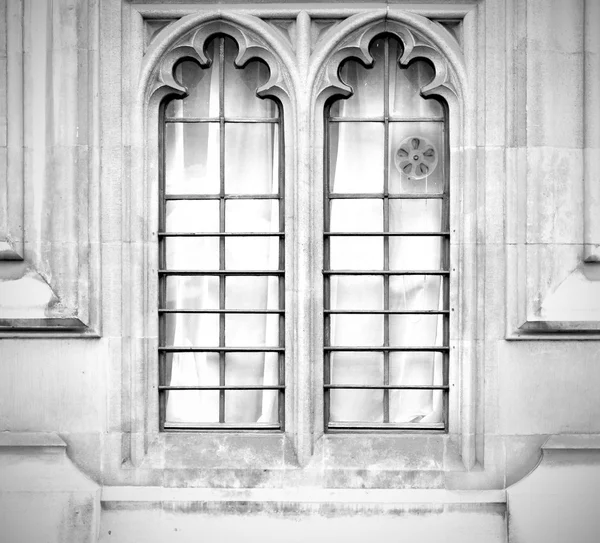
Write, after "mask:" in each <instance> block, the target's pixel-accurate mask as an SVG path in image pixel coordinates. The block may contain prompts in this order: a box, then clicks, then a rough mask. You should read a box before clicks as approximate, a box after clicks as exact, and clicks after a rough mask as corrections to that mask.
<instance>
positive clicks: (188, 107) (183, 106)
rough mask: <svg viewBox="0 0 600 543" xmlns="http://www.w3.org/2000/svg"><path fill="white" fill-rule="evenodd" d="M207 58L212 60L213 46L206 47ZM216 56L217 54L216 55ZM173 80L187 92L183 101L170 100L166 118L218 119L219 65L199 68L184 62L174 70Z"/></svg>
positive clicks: (193, 63)
mask: <svg viewBox="0 0 600 543" xmlns="http://www.w3.org/2000/svg"><path fill="white" fill-rule="evenodd" d="M207 52H208V55H209V57H213V58H214V45H209V46H208V50H207ZM217 56H218V53H217ZM175 79H176V80H177V81H178V82H179V83H180V84H181V85H183V86H184V87H185V88H186V89H187V92H188V96H186V97H185V98H184V99H181V100H179V99H175V100H171V101H170V102H169V104H168V105H167V110H166V115H167V117H185V118H191V117H195V118H198V117H202V118H207V117H213V118H215V117H218V116H219V63H218V62H213V63H212V64H211V65H210V66H209V67H208V68H201V67H200V66H199V65H198V64H197V63H196V62H193V61H190V60H185V61H183V62H181V63H179V64H178V65H177V67H176V68H175Z"/></svg>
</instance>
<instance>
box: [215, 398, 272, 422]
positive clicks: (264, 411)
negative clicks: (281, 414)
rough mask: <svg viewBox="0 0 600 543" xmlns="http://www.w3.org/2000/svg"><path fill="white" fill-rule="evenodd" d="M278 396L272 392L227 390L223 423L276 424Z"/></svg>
mask: <svg viewBox="0 0 600 543" xmlns="http://www.w3.org/2000/svg"><path fill="white" fill-rule="evenodd" d="M277 402H278V394H277V391H274V390H228V391H227V392H225V422H237V423H256V422H261V423H268V424H276V423H277V405H278V404H277Z"/></svg>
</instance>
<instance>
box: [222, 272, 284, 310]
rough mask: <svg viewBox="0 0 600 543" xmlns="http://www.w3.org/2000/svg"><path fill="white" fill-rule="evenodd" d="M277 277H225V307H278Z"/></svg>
mask: <svg viewBox="0 0 600 543" xmlns="http://www.w3.org/2000/svg"><path fill="white" fill-rule="evenodd" d="M279 281H280V280H279V279H278V278H277V277H227V279H226V280H225V307H226V308H227V309H278V308H279Z"/></svg>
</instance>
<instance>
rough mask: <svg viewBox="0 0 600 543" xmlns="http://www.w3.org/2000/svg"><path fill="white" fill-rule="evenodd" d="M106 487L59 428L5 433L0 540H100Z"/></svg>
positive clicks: (0, 457) (0, 441)
mask: <svg viewBox="0 0 600 543" xmlns="http://www.w3.org/2000/svg"><path fill="white" fill-rule="evenodd" d="M99 516H100V487H99V486H98V485H97V484H96V483H94V482H93V481H91V480H90V479H88V478H87V477H86V476H85V475H83V474H82V473H81V472H80V471H79V470H78V469H77V468H76V467H75V466H74V465H73V463H72V462H71V461H70V460H69V458H68V457H67V454H66V444H65V442H64V441H63V440H62V439H61V438H60V437H58V435H56V434H41V433H12V432H3V433H0V542H2V543H38V542H39V543H69V542H73V543H75V542H77V543H94V542H96V541H97V538H98V522H99Z"/></svg>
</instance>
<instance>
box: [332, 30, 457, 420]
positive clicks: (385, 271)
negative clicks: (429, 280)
mask: <svg viewBox="0 0 600 543" xmlns="http://www.w3.org/2000/svg"><path fill="white" fill-rule="evenodd" d="M390 39H393V38H390V37H389V36H385V37H384V40H385V41H384V51H383V80H384V81H383V85H384V96H383V100H384V108H383V116H382V117H369V118H362V119H360V118H355V117H339V116H335V117H332V116H329V114H330V111H331V104H329V106H328V110H327V112H326V115H325V138H326V145H325V146H324V162H325V167H324V171H325V180H324V185H325V187H324V188H325V198H324V233H323V238H324V249H323V254H324V262H323V268H324V269H323V280H324V311H323V313H324V324H325V330H324V387H323V388H324V422H325V430H326V431H338V430H343V431H354V432H356V431H363V430H421V431H422V430H436V431H437V430H446V428H447V423H448V391H449V388H450V387H449V385H448V358H449V351H450V347H449V316H450V310H449V276H450V271H449V238H450V231H449V217H448V206H449V200H448V176H447V172H446V164H445V162H444V161H442V164H441V167H442V168H443V184H444V185H443V192H441V193H433V194H432V193H393V194H392V193H390V190H389V189H390V187H389V177H390V172H389V168H390V165H389V164H390V156H389V155H390V123H398V122H436V123H441V124H442V126H443V129H444V145H445V154H444V156H445V160H447V157H448V139H447V129H446V128H447V127H446V124H445V123H446V118H447V115H445V116H444V117H443V118H438V117H435V118H413V117H401V116H394V115H391V114H390V90H389V86H390V65H391V64H390V62H391V61H390V47H389V44H390ZM392 62H395V59H393V60H392ZM344 122H379V123H382V124H383V128H384V142H383V152H384V154H385V160H384V172H383V173H384V178H383V192H381V193H335V192H332V191H331V189H332V186H331V179H330V175H331V169H330V168H331V165H330V163H329V160H330V152H331V151H330V142H331V137H330V126H331V124H330V123H344ZM336 199H360V200H363V199H365V200H366V199H379V200H382V204H383V231H381V232H332V231H331V225H330V220H331V218H330V213H331V208H330V205H331V204H330V202H331V201H332V200H336ZM392 199H398V200H413V199H414V200H416V199H418V200H442V201H443V203H442V227H441V229H440V231H433V232H417V231H414V232H390V200H392ZM359 236H360V237H374V238H375V237H380V238H382V239H383V263H382V269H381V270H332V269H331V262H330V243H329V240H330V239H331V238H333V237H359ZM392 237H438V238H441V246H442V249H441V262H440V264H441V266H440V268H441V269H438V270H391V269H390V242H389V240H390V238H392ZM346 275H351V276H367V275H369V276H378V277H382V280H383V309H382V310H351V309H344V310H333V309H331V308H330V304H331V300H330V295H331V288H330V280H331V277H332V276H346ZM417 275H422V276H425V277H426V276H439V277H441V278H442V280H441V283H442V288H443V296H442V298H443V309H431V310H398V311H396V310H390V277H391V276H417ZM337 314H340V315H341V314H343V315H382V316H383V345H382V346H378V347H367V346H365V347H354V346H353V347H350V346H332V345H330V343H331V330H330V326H331V319H330V318H331V315H337ZM390 315H441V318H442V321H443V337H442V338H441V340H442V343H443V345H440V346H427V345H424V346H391V345H390ZM332 352H381V353H382V354H383V384H382V385H360V384H332V383H331V382H330V381H331V360H330V356H331V353H332ZM393 352H430V353H436V352H438V353H441V354H442V357H443V358H442V374H443V377H442V378H443V381H442V383H443V384H441V385H392V384H390V353H393ZM331 390H382V391H383V405H382V422H381V423H366V422H361V421H346V422H336V421H330V420H329V418H330V414H329V413H330V401H331V397H330V391H331ZM390 390H441V391H442V393H443V395H444V400H443V401H444V415H443V417H444V419H443V422H441V423H433V424H432V423H393V422H390V395H389V391H390Z"/></svg>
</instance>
